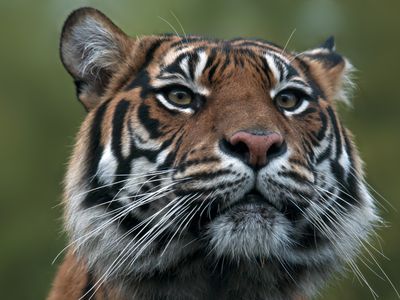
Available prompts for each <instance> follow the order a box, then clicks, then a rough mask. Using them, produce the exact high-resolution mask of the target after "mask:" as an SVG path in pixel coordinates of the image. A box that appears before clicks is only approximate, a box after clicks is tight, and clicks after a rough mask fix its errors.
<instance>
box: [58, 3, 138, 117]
mask: <svg viewBox="0 0 400 300" xmlns="http://www.w3.org/2000/svg"><path fill="white" fill-rule="evenodd" d="M132 45H133V41H132V39H130V38H129V37H128V36H127V35H126V34H125V33H124V32H122V30H121V29H119V28H118V27H117V26H116V25H115V24H114V23H112V22H111V21H110V19H108V18H107V17H106V16H105V15H104V14H103V13H101V12H100V11H98V10H96V9H94V8H90V7H85V8H80V9H78V10H76V11H74V12H72V13H71V15H70V16H69V17H68V19H67V20H66V21H65V24H64V27H63V29H62V34H61V41H60V55H61V60H62V63H63V64H64V66H65V68H66V69H67V71H68V72H69V73H70V74H71V75H72V77H73V78H74V80H75V84H76V87H77V94H78V98H79V100H80V101H81V102H82V103H83V105H84V106H85V108H86V109H87V110H90V109H92V108H93V107H95V106H96V105H97V103H98V102H100V98H101V96H102V95H103V93H104V91H105V88H106V85H107V84H108V82H109V80H110V78H111V77H112V75H113V74H114V73H115V72H116V71H117V70H118V68H119V67H120V66H121V64H123V63H124V61H125V59H126V57H127V55H128V54H129V52H130V49H132Z"/></svg>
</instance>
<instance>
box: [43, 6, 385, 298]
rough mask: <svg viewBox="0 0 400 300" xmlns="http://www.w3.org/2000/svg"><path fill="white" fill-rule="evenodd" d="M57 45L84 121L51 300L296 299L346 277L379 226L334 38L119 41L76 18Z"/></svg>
mask: <svg viewBox="0 0 400 300" xmlns="http://www.w3.org/2000/svg"><path fill="white" fill-rule="evenodd" d="M60 45H61V46H60V53H61V59H62V62H63V64H64V66H65V68H66V69H67V71H68V72H69V73H70V74H71V76H72V77H73V79H74V81H75V84H76V87H77V95H78V98H79V100H80V102H82V104H83V106H84V107H85V108H86V110H87V111H88V114H87V116H86V119H85V121H84V122H83V125H82V127H81V129H80V131H79V133H78V137H77V141H76V145H75V149H74V152H73V155H72V158H71V161H70V164H69V168H68V171H67V175H66V178H65V197H64V202H63V204H64V208H65V229H66V232H67V233H68V237H69V241H70V243H69V245H68V248H67V249H68V251H67V253H66V256H65V258H64V262H63V263H62V265H61V267H60V269H59V271H58V274H57V275H56V278H55V281H54V284H53V288H52V290H51V292H50V295H49V298H48V299H49V300H60V299H68V300H71V299H72V300H73V299H97V300H99V299H133V300H142V299H154V300H161V299H165V300H168V299H174V300H179V299H185V300H186V299H189V300H190V299H193V300H195V299H196V300H197V299H204V300H205V299H207V300H208V299H222V300H224V299H226V300H228V299H243V300H256V299H257V300H261V299H272V300H278V299H285V300H287V299H309V298H310V297H313V295H315V294H316V293H318V291H319V290H320V289H321V287H322V286H323V285H324V284H325V283H326V282H327V280H328V279H330V278H331V277H332V275H333V274H336V273H337V272H339V271H341V270H343V269H344V267H345V266H346V265H349V264H353V262H354V259H355V257H356V255H357V253H359V251H360V249H361V246H362V244H363V242H365V241H366V239H367V238H368V237H369V235H370V233H371V232H372V230H373V228H374V225H375V224H376V222H377V221H378V220H379V217H378V216H377V213H376V207H375V204H374V201H373V200H372V197H371V196H370V194H369V192H368V190H367V187H366V185H365V181H364V175H363V170H362V163H361V160H360V157H359V155H358V153H357V150H356V148H355V146H354V144H353V142H352V135H351V134H350V132H349V131H348V130H347V129H346V128H345V127H344V126H343V124H342V123H341V121H340V119H339V117H338V115H337V112H336V105H337V101H340V100H341V101H347V100H346V95H347V94H346V90H347V89H346V87H348V86H349V83H350V82H349V75H350V71H351V64H350V63H349V62H348V60H347V59H346V58H344V57H343V56H341V55H340V54H338V53H337V52H336V51H335V45H334V41H333V38H329V39H328V40H327V41H326V42H325V43H323V44H322V45H321V46H319V47H316V48H314V49H312V50H309V51H305V52H301V53H295V52H289V51H287V50H286V49H284V48H281V47H279V46H277V45H275V44H273V43H270V42H267V41H264V40H258V39H242V38H237V39H232V40H219V39H209V38H204V37H201V36H195V35H188V36H178V35H172V34H166V35H152V36H143V37H140V38H139V37H138V38H132V37H129V36H127V35H126V34H125V33H124V32H123V31H121V30H120V29H119V28H118V27H117V26H116V25H114V24H113V23H112V22H111V21H110V20H109V19H108V18H107V17H106V16H104V15H103V14H102V13H101V12H99V11H98V10H96V9H93V8H81V9H78V10H77V11H75V12H73V13H72V14H71V15H70V16H69V18H68V19H67V21H66V22H65V25H64V27H63V30H62V35H61V44H60Z"/></svg>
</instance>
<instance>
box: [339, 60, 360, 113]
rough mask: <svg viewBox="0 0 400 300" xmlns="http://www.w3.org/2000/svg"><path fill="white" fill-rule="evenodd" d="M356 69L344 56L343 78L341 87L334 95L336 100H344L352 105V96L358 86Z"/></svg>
mask: <svg viewBox="0 0 400 300" xmlns="http://www.w3.org/2000/svg"><path fill="white" fill-rule="evenodd" d="M355 71H356V69H355V68H354V66H353V65H352V64H351V63H350V61H349V60H348V59H346V58H344V69H343V71H342V78H341V82H340V86H339V89H338V91H337V93H336V95H335V96H334V98H335V100H338V101H342V102H343V103H345V104H347V105H348V106H351V101H350V99H351V96H352V95H353V91H354V89H355V87H356V85H355V83H354V81H353V80H354V72H355Z"/></svg>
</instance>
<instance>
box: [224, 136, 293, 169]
mask: <svg viewBox="0 0 400 300" xmlns="http://www.w3.org/2000/svg"><path fill="white" fill-rule="evenodd" d="M221 150H223V151H225V152H226V153H227V154H230V155H232V156H235V157H238V158H240V159H241V160H243V161H244V162H245V163H247V164H249V165H251V166H252V167H253V168H260V167H263V166H265V165H266V164H267V163H268V162H269V161H270V160H271V159H273V158H274V157H277V156H279V155H281V154H282V153H283V152H284V151H286V144H285V143H284V140H283V137H282V136H281V135H280V134H279V133H276V132H272V133H266V134H254V133H252V132H247V131H239V132H236V133H235V134H233V135H232V136H231V137H230V138H229V140H222V142H221Z"/></svg>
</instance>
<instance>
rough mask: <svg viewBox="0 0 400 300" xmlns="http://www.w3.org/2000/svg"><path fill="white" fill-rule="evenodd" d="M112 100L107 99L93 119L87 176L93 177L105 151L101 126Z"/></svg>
mask: <svg viewBox="0 0 400 300" xmlns="http://www.w3.org/2000/svg"><path fill="white" fill-rule="evenodd" d="M110 101H111V100H108V101H105V102H104V103H103V104H101V105H100V107H99V108H98V109H97V111H96V112H95V116H94V119H93V121H92V127H91V128H90V134H89V145H88V149H87V152H86V159H87V165H88V168H87V170H86V176H85V178H89V179H90V178H91V177H92V176H93V175H94V174H95V173H96V170H97V167H98V164H99V161H100V158H101V154H102V153H103V146H102V145H101V144H100V140H101V126H102V124H103V119H104V114H105V112H106V110H107V107H108V105H109V103H110Z"/></svg>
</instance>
